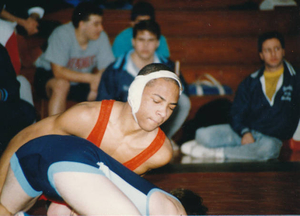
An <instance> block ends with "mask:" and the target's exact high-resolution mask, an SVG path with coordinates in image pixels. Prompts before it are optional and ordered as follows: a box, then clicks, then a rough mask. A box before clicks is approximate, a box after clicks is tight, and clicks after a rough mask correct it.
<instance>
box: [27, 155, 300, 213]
mask: <svg viewBox="0 0 300 216" xmlns="http://www.w3.org/2000/svg"><path fill="white" fill-rule="evenodd" d="M145 178H146V179H148V180H149V181H151V182H153V183H154V184H156V185H157V186H159V187H161V188H162V189H164V190H166V191H170V190H172V189H174V188H187V189H191V190H193V191H194V192H196V193H198V194H199V195H200V196H201V197H202V198H203V204H204V205H205V206H206V207H208V210H209V211H208V214H209V215H250V214H252V215H253V214H255V215H257V214H260V215H266V214H272V215H291V214H298V215H299V214H300V162H297V161H294V162H282V161H271V162H227V163H202V164H179V163H173V164H169V165H167V166H165V167H162V168H160V169H157V170H155V171H152V172H150V173H148V174H147V175H146V176H145ZM29 213H30V214H31V215H45V214H46V209H45V202H42V201H39V202H38V203H37V204H36V205H35V207H34V208H33V209H32V210H31V211H30V212H29Z"/></svg>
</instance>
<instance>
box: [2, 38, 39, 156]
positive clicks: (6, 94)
mask: <svg viewBox="0 0 300 216" xmlns="http://www.w3.org/2000/svg"><path fill="white" fill-rule="evenodd" d="M21 79H22V78H21ZM0 113H1V114H0V119H1V121H0V155H2V153H3V151H4V150H5V148H6V146H7V144H8V142H9V141H10V140H11V138H12V137H13V136H14V135H16V134H17V133H18V132H19V131H21V130H22V129H23V128H25V127H27V126H28V125H30V124H32V123H33V122H34V121H35V118H36V115H35V114H36V113H35V109H34V107H33V105H32V104H30V103H28V102H27V101H25V100H23V99H21V98H20V83H19V82H18V80H17V78H16V74H15V71H14V68H13V66H12V64H11V61H10V58H9V55H8V52H7V51H6V49H5V47H3V46H2V44H0Z"/></svg>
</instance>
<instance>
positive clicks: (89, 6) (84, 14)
mask: <svg viewBox="0 0 300 216" xmlns="http://www.w3.org/2000/svg"><path fill="white" fill-rule="evenodd" d="M92 14H93V15H99V16H102V15H103V10H102V9H101V8H100V7H99V6H98V5H97V4H95V3H93V2H81V3H79V4H78V5H77V6H76V8H75V9H74V12H73V15H72V23H73V25H74V27H75V28H78V26H79V22H80V21H88V20H89V18H90V15H92Z"/></svg>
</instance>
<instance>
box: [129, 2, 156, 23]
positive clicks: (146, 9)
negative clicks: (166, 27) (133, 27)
mask: <svg viewBox="0 0 300 216" xmlns="http://www.w3.org/2000/svg"><path fill="white" fill-rule="evenodd" d="M138 16H150V19H153V20H155V11H154V7H153V6H152V5H151V4H150V3H148V2H143V1H140V2H137V3H136V4H134V5H133V8H132V10H131V16H130V19H131V21H135V19H136V18H137V17H138Z"/></svg>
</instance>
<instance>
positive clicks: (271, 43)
mask: <svg viewBox="0 0 300 216" xmlns="http://www.w3.org/2000/svg"><path fill="white" fill-rule="evenodd" d="M284 48H285V45H284V38H283V36H282V35H281V34H280V33H278V32H267V33H264V34H262V35H261V36H260V37H259V39H258V51H259V56H260V58H261V60H262V61H263V62H264V66H263V67H262V68H261V69H259V70H257V71H256V72H254V73H253V74H251V75H250V76H248V77H247V78H246V79H245V80H244V81H243V82H242V83H241V84H240V86H239V88H238V90H237V92H236V96H235V99H234V101H233V104H232V107H231V123H230V125H229V124H225V125H216V126H210V127H206V128H200V129H198V130H197V131H196V140H193V141H190V142H187V143H185V144H183V145H182V146H181V150H182V152H183V153H184V154H187V155H191V156H193V157H199V158H201V157H218V158H223V159H246V160H262V161H265V160H269V159H276V158H278V156H279V153H280V149H281V146H282V141H283V140H288V139H290V138H291V137H292V136H293V134H294V132H295V130H296V128H297V125H298V122H299V117H300V77H299V76H300V74H299V72H298V73H297V72H296V70H295V69H294V68H293V66H292V65H291V64H290V63H288V62H287V61H286V60H284V55H285V50H284Z"/></svg>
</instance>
